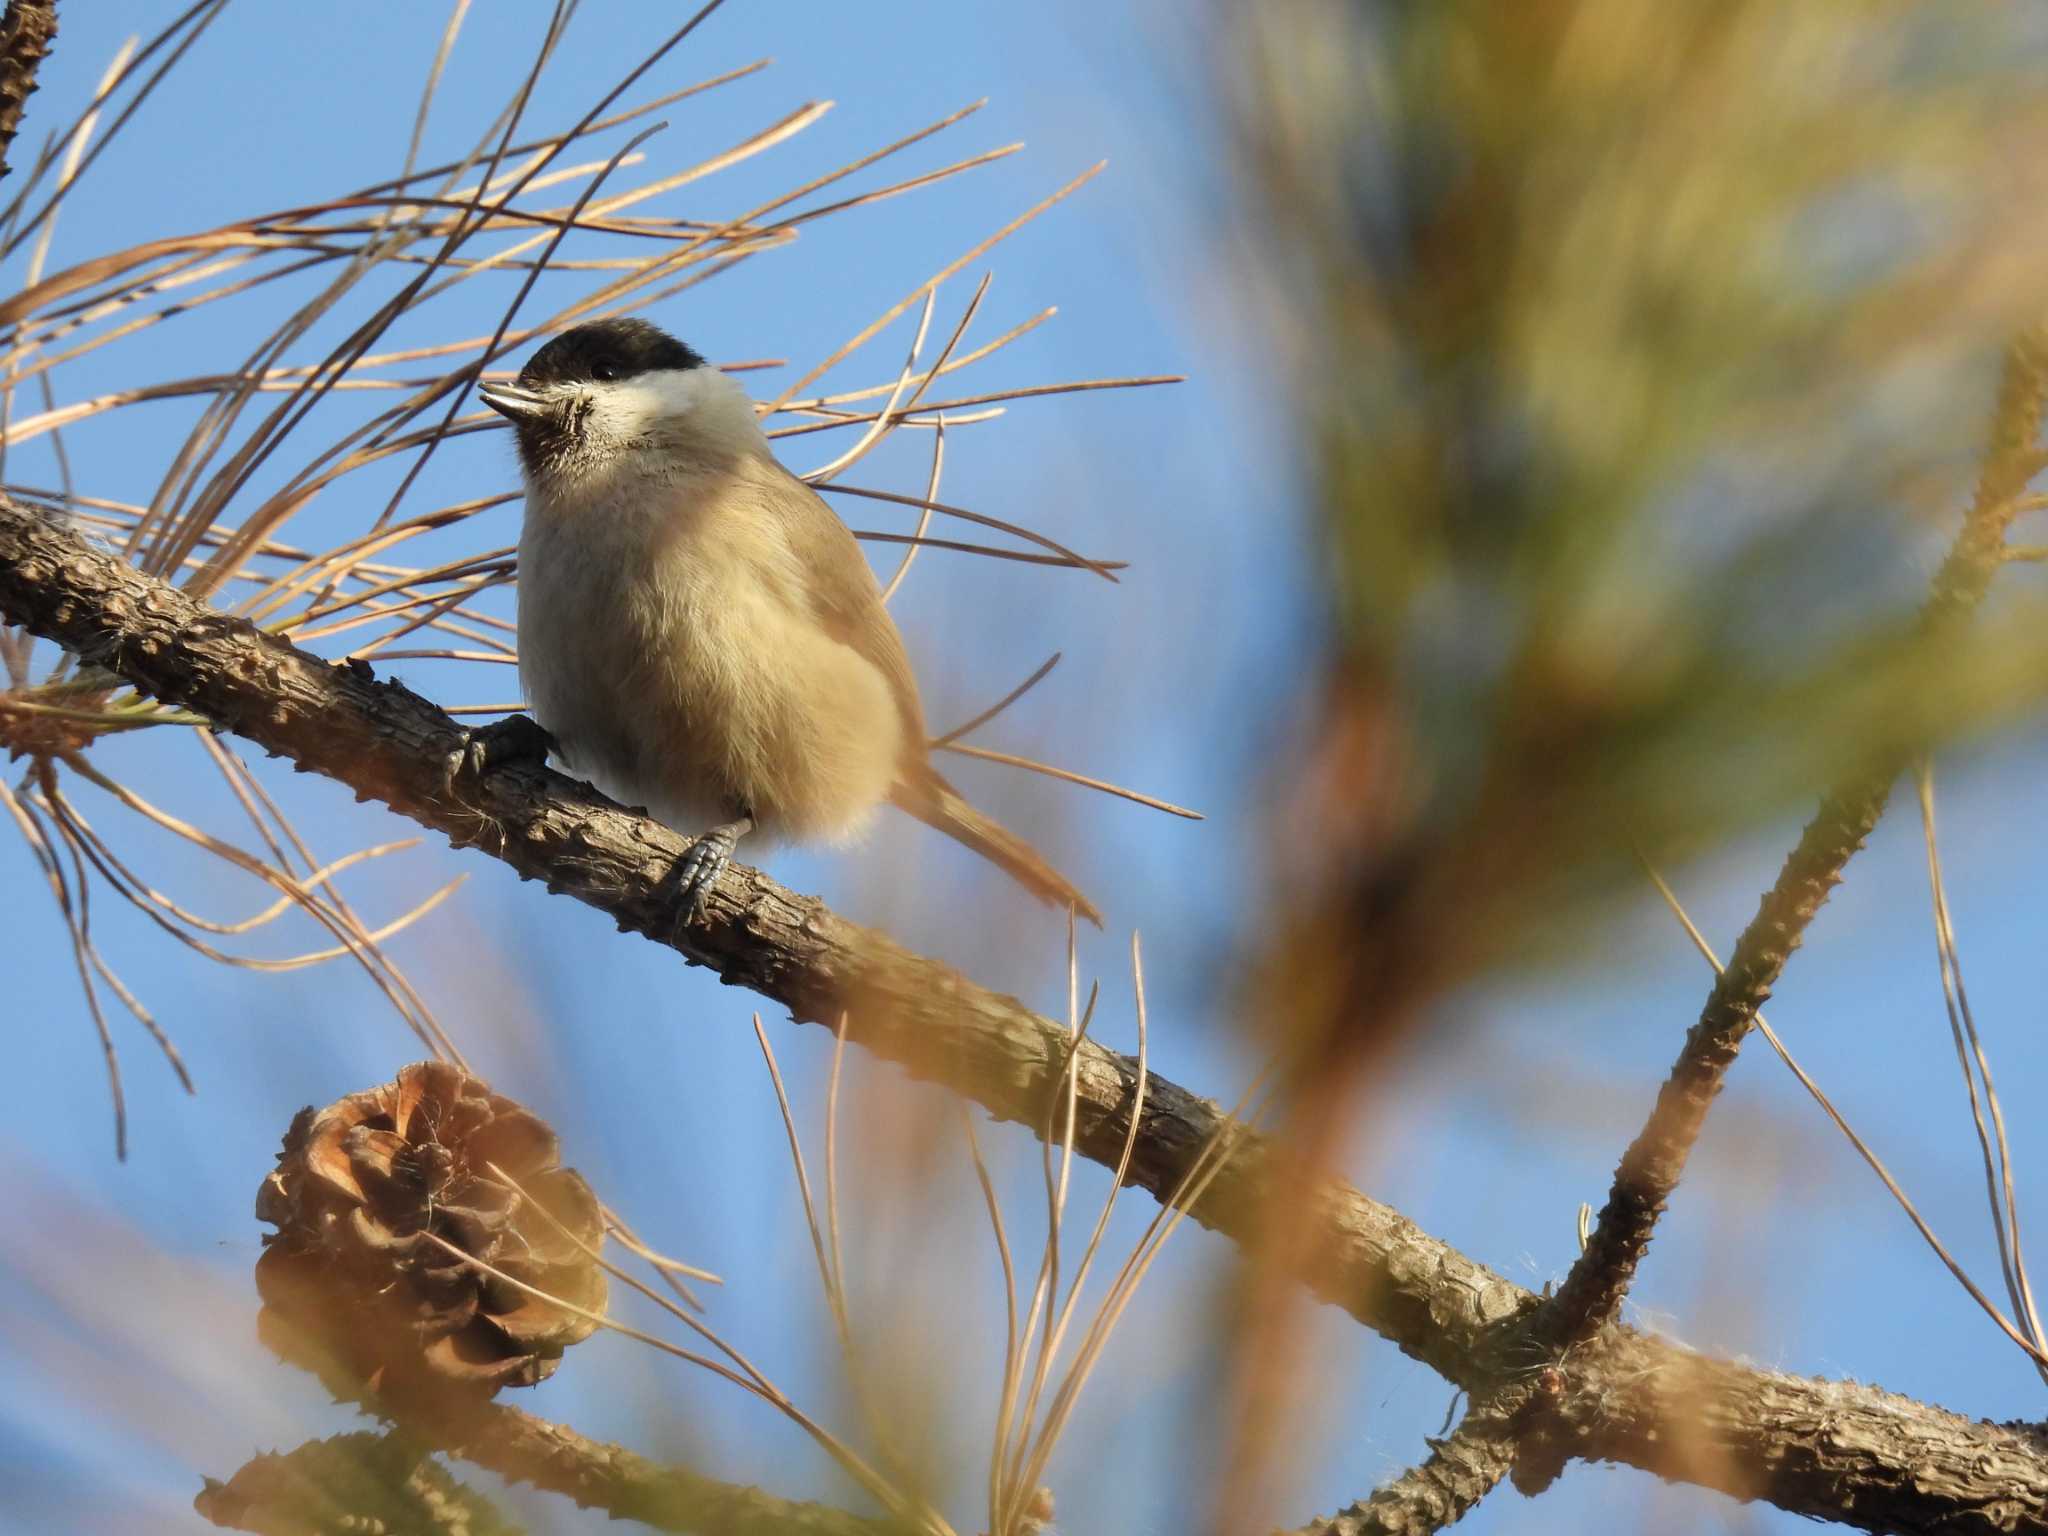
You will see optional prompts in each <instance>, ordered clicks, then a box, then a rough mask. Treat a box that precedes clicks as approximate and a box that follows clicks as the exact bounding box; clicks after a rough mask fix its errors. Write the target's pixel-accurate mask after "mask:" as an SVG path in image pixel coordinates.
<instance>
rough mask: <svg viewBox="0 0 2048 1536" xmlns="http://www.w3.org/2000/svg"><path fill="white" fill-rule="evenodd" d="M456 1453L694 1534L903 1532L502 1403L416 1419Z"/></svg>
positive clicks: (609, 1510) (588, 1505)
mask: <svg viewBox="0 0 2048 1536" xmlns="http://www.w3.org/2000/svg"><path fill="white" fill-rule="evenodd" d="M408 1423H409V1424H410V1427H412V1428H413V1429H414V1430H415V1431H416V1432H419V1433H422V1434H426V1435H428V1436H429V1437H430V1438H431V1439H432V1440H433V1442H434V1443H435V1444H436V1445H438V1446H439V1447H440V1448H441V1449H442V1450H444V1451H446V1452H447V1453H448V1454H449V1455H451V1456H460V1457H461V1458H462V1459H463V1460H465V1461H470V1462H474V1463H475V1464H476V1465H477V1466H480V1467H488V1468H489V1469H490V1470H491V1471H493V1472H495V1473H497V1474H498V1475H499V1476H500V1477H503V1478H507V1479H509V1480H510V1481H512V1482H517V1483H529V1484H531V1485H532V1486H533V1487H535V1488H542V1489H546V1490H547V1491H548V1492H550V1493H559V1494H564V1495H566V1496H567V1497H569V1498H571V1499H574V1500H575V1501H576V1503H577V1504H578V1505H580V1506H581V1507H582V1508H584V1509H602V1510H603V1511H605V1513H606V1514H608V1515H610V1516H611V1517H612V1518H613V1519H615V1520H637V1521H639V1522H640V1523H641V1524H642V1525H651V1526H653V1527H654V1528H655V1529H656V1530H658V1531H687V1532H691V1533H694V1536H903V1531H904V1528H903V1527H902V1526H899V1525H895V1524H892V1523H890V1522H889V1521H886V1520H869V1519H865V1518H863V1517H862V1516H860V1515H855V1514H850V1513H848V1512H847V1511H845V1510H842V1509H836V1508H834V1507H833V1506H832V1505H830V1504H815V1503H803V1502H798V1501H795V1500H791V1499H784V1498H778V1497H776V1496H775V1495H774V1494H771V1493H765V1492H763V1491H762V1490H761V1489H759V1488H750V1487H747V1486H746V1485H745V1484H742V1483H723V1482H719V1481H718V1480H717V1479H715V1478H709V1477H703V1476H700V1475H699V1474H697V1473H695V1472H692V1471H690V1470H689V1469H688V1468H686V1467H678V1466H670V1465H664V1464H663V1463H660V1462H654V1461H649V1460H648V1459H647V1458H646V1457H644V1456H638V1455H635V1454H634V1453H633V1452H631V1451H629V1450H627V1449H625V1448H624V1447H623V1446H617V1445H607V1444H605V1443H603V1442H601V1441H597V1440H590V1439H587V1438H585V1437H584V1436H582V1435H579V1434H577V1433H576V1431H574V1430H573V1429H570V1428H568V1427H567V1426H566V1425H561V1424H551V1423H549V1422H548V1421H547V1420H546V1419H537V1418H535V1417H534V1416H533V1415H532V1414H530V1413H523V1412H521V1411H520V1410H519V1409H517V1408H510V1407H507V1406H505V1405H504V1404H502V1403H489V1404H485V1405H484V1406H482V1407H481V1408H479V1409H478V1410H477V1412H476V1413H475V1415H474V1416H473V1417H471V1418H469V1419H467V1420H466V1421H464V1422H462V1423H461V1424H460V1425H459V1426H456V1427H453V1428H449V1429H435V1428H431V1427H426V1426H421V1425H417V1424H411V1421H408Z"/></svg>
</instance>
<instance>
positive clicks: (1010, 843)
mask: <svg viewBox="0 0 2048 1536" xmlns="http://www.w3.org/2000/svg"><path fill="white" fill-rule="evenodd" d="M920 777H921V782H919V783H916V784H905V783H900V782H899V783H898V784H897V786H896V791H895V794H894V796H893V797H892V798H894V800H895V802H896V804H897V805H899V806H901V807H902V808H903V809H904V810H906V811H908V812H910V814H911V815H913V816H915V817H916V818H917V819H918V820H919V821H921V822H923V823H924V824H925V825H926V826H928V827H936V828H938V829H939V830H940V831H941V832H943V833H945V834H946V836H948V837H950V838H952V839H953V840H954V841H955V842H959V843H964V844H966V845H967V846H968V847H969V848H972V849H973V850H974V851H975V852H976V853H978V854H980V855H981V856H982V857H983V858H984V859H987V860H988V861H989V862H990V863H991V864H995V865H998V866H1000V867H1001V868H1002V869H1003V870H1004V871H1006V872H1007V873H1008V874H1009V876H1010V878H1011V879H1013V880H1015V881H1016V882H1017V883H1018V884H1019V885H1021V886H1023V887H1024V889H1025V890H1027V891H1029V892H1030V893H1031V894H1032V895H1034V896H1036V897H1037V898H1038V899H1039V900H1040V901H1043V902H1048V903H1050V904H1051V905H1053V906H1055V907H1065V906H1070V905H1071V906H1072V907H1073V909H1074V910H1075V911H1076V912H1078V913H1080V914H1081V916H1083V917H1085V918H1087V919H1088V921H1089V922H1091V923H1093V924H1094V925H1095V926H1096V927H1098V928H1100V927H1101V926H1102V914H1101V913H1100V912H1098V911H1096V910H1095V906H1094V904H1093V903H1092V902H1090V901H1089V900H1088V898H1087V897H1086V896H1083V895H1082V894H1081V893H1080V892H1079V891H1077V890H1075V889H1074V887H1073V885H1072V884H1071V883H1070V882H1069V881H1068V879H1067V877H1066V876H1065V875H1063V874H1061V873H1060V872H1059V871H1058V870H1056V869H1054V868H1053V867H1052V866H1051V865H1050V864H1048V863H1046V862H1045V860H1044V859H1043V858H1041V857H1039V854H1038V850H1037V849H1035V848H1033V847H1032V846H1031V845H1030V844H1029V843H1027V842H1025V841H1024V839H1023V838H1021V837H1019V836H1017V834H1016V833H1014V832H1011V831H1009V830H1008V829H1007V828H1005V827H1004V826H1002V825H1001V824H1000V823H998V822H996V821H995V820H993V819H992V818H990V817H987V816H984V815H982V814H981V812H979V811H977V810H976V809H975V808H974V807H973V806H971V805H969V804H968V803H967V801H966V800H965V799H964V798H962V796H961V794H960V792H959V791H958V790H956V789H955V788H953V786H952V785H950V784H948V783H947V782H946V781H945V780H944V779H943V778H941V777H939V775H938V774H937V773H935V772H929V771H928V772H926V773H925V774H923V775H921V776H920Z"/></svg>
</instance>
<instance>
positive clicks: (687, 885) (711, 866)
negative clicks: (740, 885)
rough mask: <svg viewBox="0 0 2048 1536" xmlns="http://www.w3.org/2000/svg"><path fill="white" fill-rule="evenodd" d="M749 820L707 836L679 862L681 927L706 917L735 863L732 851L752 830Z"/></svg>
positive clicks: (732, 823)
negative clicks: (716, 889) (716, 891)
mask: <svg viewBox="0 0 2048 1536" xmlns="http://www.w3.org/2000/svg"><path fill="white" fill-rule="evenodd" d="M752 825H753V823H752V822H751V821H747V820H741V821H730V822H727V823H726V824H725V825H724V826H720V827H713V828H712V829H711V830H710V831H708V832H706V833H704V834H703V835H702V836H701V837H699V838H698V839H697V840H696V841H695V842H694V843H692V844H690V846H689V847H688V848H687V849H686V850H685V851H684V853H683V856H682V857H681V858H680V859H677V860H676V867H675V882H676V902H677V905H678V907H679V908H680V909H681V913H682V919H681V924H680V926H683V927H687V926H689V925H690V924H691V923H694V922H696V921H697V920H698V919H699V918H701V917H702V916H703V915H704V908H705V907H706V905H708V904H709V902H710V900H711V892H712V889H713V888H714V887H715V886H716V885H717V884H718V882H719V881H720V880H721V879H723V878H724V876H725V871H726V868H727V866H728V865H730V864H731V863H732V851H733V849H734V848H735V847H737V846H738V845H739V840H740V837H741V835H742V834H743V833H745V832H746V831H748V830H749V829H750V828H751V827H752Z"/></svg>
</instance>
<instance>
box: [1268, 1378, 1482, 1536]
mask: <svg viewBox="0 0 2048 1536" xmlns="http://www.w3.org/2000/svg"><path fill="white" fill-rule="evenodd" d="M1515 1450H1516V1445H1515V1437H1514V1433H1513V1429H1512V1426H1511V1424H1510V1423H1509V1422H1508V1421H1507V1420H1506V1419H1504V1418H1502V1417H1501V1416H1500V1414H1499V1413H1498V1412H1496V1411H1494V1410H1493V1409H1491V1408H1483V1407H1475V1408H1474V1409H1473V1410H1472V1411H1471V1412H1469V1413H1467V1414H1466V1415H1465V1417H1464V1419H1463V1420H1462V1421H1461V1422H1460V1423H1459V1425H1458V1427H1457V1428H1456V1429H1455V1430H1453V1431H1452V1432H1451V1435H1450V1438H1449V1439H1447V1440H1439V1441H1436V1442H1435V1443H1434V1444H1433V1445H1432V1446H1431V1448H1430V1453H1429V1459H1428V1460H1426V1461H1424V1462H1422V1463H1420V1464H1419V1465H1417V1466H1413V1467H1410V1468H1409V1469H1408V1470H1407V1471H1406V1472H1403V1473H1402V1474H1401V1475H1400V1476H1399V1477H1397V1478H1395V1479H1394V1480H1393V1481H1392V1482H1389V1483H1382V1484H1381V1485H1380V1486H1379V1487H1378V1488H1375V1489H1374V1490H1373V1491H1372V1495H1371V1497H1369V1498H1366V1499H1364V1500H1361V1501H1360V1502H1359V1503H1356V1504H1352V1505H1349V1506H1347V1507H1345V1508H1344V1509H1340V1510H1339V1511H1337V1513H1336V1514H1334V1515H1331V1516H1329V1517H1328V1518H1327V1519H1323V1520H1311V1521H1310V1522H1309V1523H1308V1524H1307V1525H1305V1526H1303V1527H1302V1528H1301V1529H1300V1530H1298V1531H1293V1532H1289V1533H1288V1536H1429V1533H1430V1532H1432V1531H1440V1530H1442V1529H1443V1528H1444V1527H1445V1526H1447V1525H1455V1524H1456V1523H1457V1522H1458V1521H1460V1520H1462V1519H1464V1518H1465V1516H1466V1514H1467V1513H1468V1512H1469V1511H1470V1510H1471V1509H1472V1507H1473V1506H1474V1505H1476V1504H1477V1503H1478V1502H1479V1501H1480V1500H1481V1499H1483V1498H1485V1497H1486V1496H1487V1495H1488V1494H1489V1493H1491V1492H1493V1490H1494V1489H1495V1488H1497V1487H1499V1486H1500V1483H1501V1480H1502V1479H1503V1478H1505V1477H1506V1476H1507V1475H1508V1472H1509V1471H1510V1470H1511V1469H1512V1468H1513V1467H1514V1464H1515Z"/></svg>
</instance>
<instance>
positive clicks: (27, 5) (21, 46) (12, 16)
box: [0, 0, 57, 177]
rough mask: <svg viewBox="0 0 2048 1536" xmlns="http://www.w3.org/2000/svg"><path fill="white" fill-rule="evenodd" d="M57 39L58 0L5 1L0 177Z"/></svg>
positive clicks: (0, 46)
mask: <svg viewBox="0 0 2048 1536" xmlns="http://www.w3.org/2000/svg"><path fill="white" fill-rule="evenodd" d="M56 35H57V0H7V11H6V14H5V15H4V16H0V177H4V176H5V175H6V174H7V172H8V170H9V169H10V166H9V164H8V156H9V155H10V154H11V153H12V151H13V149H14V136H15V134H17V133H19V132H20V131H21V118H22V114H23V113H24V112H26V111H27V110H28V99H29V97H31V96H33V95H34V94H35V89H36V72H37V71H38V70H40V69H41V68H42V67H43V60H44V59H46V58H48V57H49V54H50V41H51V39H52V38H54V37H55V36H56Z"/></svg>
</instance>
